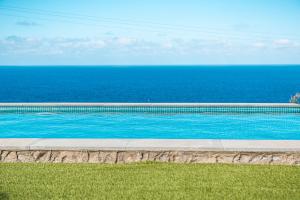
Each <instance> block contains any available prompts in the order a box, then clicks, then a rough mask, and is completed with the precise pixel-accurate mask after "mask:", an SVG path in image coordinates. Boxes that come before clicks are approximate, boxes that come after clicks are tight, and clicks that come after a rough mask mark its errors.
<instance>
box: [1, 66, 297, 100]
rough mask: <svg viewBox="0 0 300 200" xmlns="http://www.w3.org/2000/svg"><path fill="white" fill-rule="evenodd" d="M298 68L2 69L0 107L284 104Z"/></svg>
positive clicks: (294, 88)
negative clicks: (41, 104) (37, 104)
mask: <svg viewBox="0 0 300 200" xmlns="http://www.w3.org/2000/svg"><path fill="white" fill-rule="evenodd" d="M296 92H300V65H299V66H289V65H287V66H284V65H282V66H278V65H277V66H258V65H256V66H237V65H236V66H26V67H25V66H24V67H15V66H1V67H0V102H205V103H207V102H223V103H229V102H232V103H240V102H249V103H256V102H261V103H267V102H269V103H286V102H289V99H290V97H291V96H292V95H294V94H295V93H296Z"/></svg>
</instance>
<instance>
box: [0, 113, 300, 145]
mask: <svg viewBox="0 0 300 200" xmlns="http://www.w3.org/2000/svg"><path fill="white" fill-rule="evenodd" d="M0 138H157V139H268V140H299V139H300V114H299V113H282V114H264V113H250V114H249V113H240V114H237V113H235V114H233V113H219V114H209V113H173V114H172V113H171V114H168V113H165V114H163V113H130V112H121V113H103V112H101V113H23V114H19V113H2V114H0Z"/></svg>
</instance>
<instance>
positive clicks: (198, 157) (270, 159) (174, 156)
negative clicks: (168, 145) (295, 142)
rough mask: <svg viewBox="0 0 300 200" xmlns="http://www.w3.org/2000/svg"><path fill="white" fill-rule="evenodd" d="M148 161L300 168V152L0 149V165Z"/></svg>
mask: <svg viewBox="0 0 300 200" xmlns="http://www.w3.org/2000/svg"><path fill="white" fill-rule="evenodd" d="M145 161H157V162H172V163H242V164H287V165H300V152H290V153H289V152H278V153H276V152H214V151H211V152H207V151H206V152H205V151H62V150H60V151H58V150H55V151H51V150H25V151H12V150H2V151H1V150H0V162H24V163H25V162H36V163H109V164H114V163H134V162H145Z"/></svg>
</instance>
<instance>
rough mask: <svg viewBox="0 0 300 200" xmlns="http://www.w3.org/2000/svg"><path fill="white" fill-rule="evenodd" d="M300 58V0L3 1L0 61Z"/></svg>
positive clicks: (256, 61) (140, 62) (257, 60)
mask: <svg viewBox="0 0 300 200" xmlns="http://www.w3.org/2000/svg"><path fill="white" fill-rule="evenodd" d="M183 64H184V65H215V64H217V65H222V64H226V65H227V64H300V0H248V1H247V0H184V1H183V0H163V1H162V0H151V1H150V0H149V1H141V0H101V1H99V0H84V1H83V0H63V1H61V0H43V1H41V0H26V1H24V0H0V65H183Z"/></svg>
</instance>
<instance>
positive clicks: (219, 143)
mask: <svg viewBox="0 0 300 200" xmlns="http://www.w3.org/2000/svg"><path fill="white" fill-rule="evenodd" d="M0 150H80V151H85V150H86V151H93V150H95V151H98V150H103V151H106V150H107V151H111V150H118V151H222V152H224V151H225V152H300V140H223V139H222V140H217V139H42V138H32V139H29V138H0Z"/></svg>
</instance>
